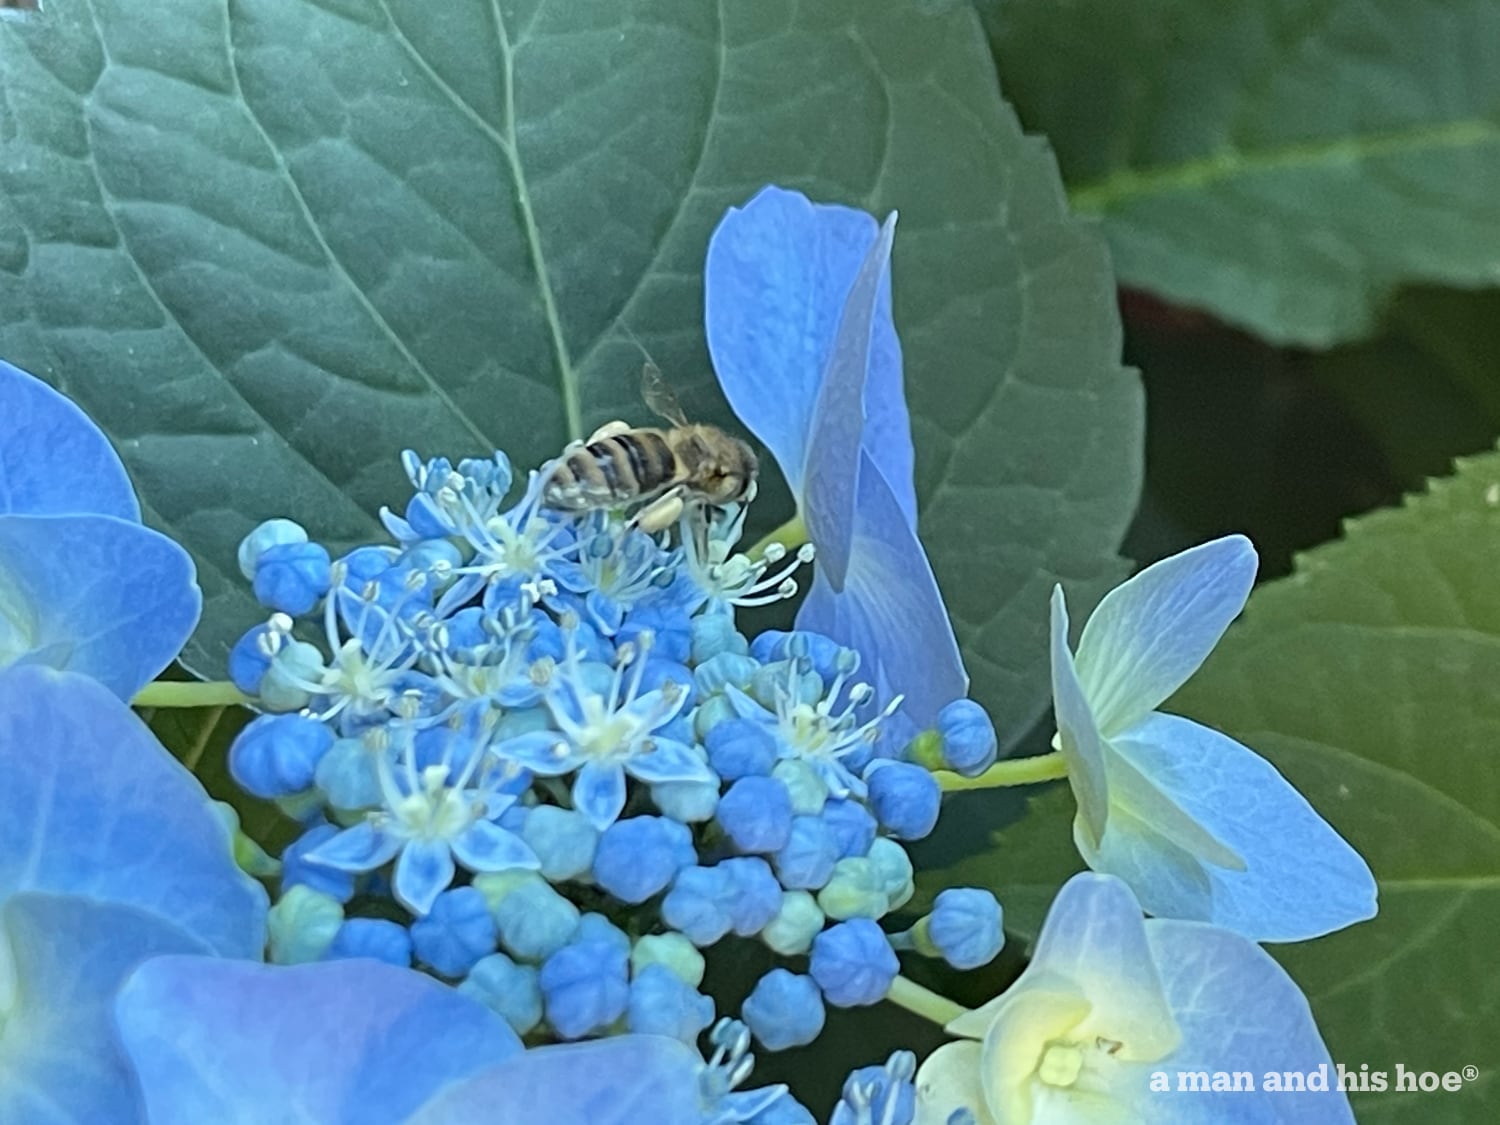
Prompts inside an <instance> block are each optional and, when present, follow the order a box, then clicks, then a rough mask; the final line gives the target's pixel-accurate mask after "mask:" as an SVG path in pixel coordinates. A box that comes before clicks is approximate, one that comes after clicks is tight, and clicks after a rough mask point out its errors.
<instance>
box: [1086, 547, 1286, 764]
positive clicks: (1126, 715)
mask: <svg viewBox="0 0 1500 1125" xmlns="http://www.w3.org/2000/svg"><path fill="white" fill-rule="evenodd" d="M1256 566H1257V560H1256V556H1255V548H1254V547H1253V546H1251V544H1250V540H1248V539H1246V538H1245V537H1244V536H1243V535H1228V536H1225V537H1224V538H1222V539H1215V540H1212V541H1211V542H1208V543H1203V544H1201V545H1199V546H1197V547H1193V548H1191V549H1189V550H1186V551H1183V552H1181V553H1179V554H1176V555H1173V556H1171V557H1170V558H1166V559H1162V560H1161V561H1160V562H1158V563H1154V564H1152V565H1151V566H1148V567H1147V568H1146V569H1145V570H1143V571H1141V572H1140V573H1139V574H1137V575H1135V577H1133V578H1131V579H1129V580H1128V581H1126V582H1124V583H1122V584H1121V585H1119V586H1117V587H1115V589H1113V590H1111V591H1110V592H1109V593H1108V594H1106V595H1105V596H1104V600H1103V601H1101V602H1100V603H1099V605H1098V607H1097V608H1096V609H1095V610H1094V612H1093V613H1092V614H1090V615H1089V619H1088V623H1087V624H1086V625H1084V628H1083V636H1081V637H1080V638H1079V640H1078V654H1077V658H1076V659H1077V665H1078V679H1079V681H1080V682H1081V683H1082V684H1083V690H1084V692H1085V694H1086V695H1087V696H1088V699H1089V703H1090V705H1091V706H1092V707H1093V709H1094V719H1095V721H1096V722H1097V723H1098V724H1099V730H1100V731H1101V732H1102V733H1103V734H1104V737H1106V738H1112V737H1113V736H1114V734H1115V733H1116V732H1117V731H1120V730H1123V729H1124V728H1125V727H1127V726H1129V725H1130V724H1131V723H1134V722H1136V721H1137V720H1139V719H1141V718H1143V717H1144V716H1145V715H1146V713H1147V712H1149V711H1154V710H1156V708H1157V707H1159V706H1161V704H1162V703H1163V702H1165V701H1166V700H1167V699H1168V698H1169V697H1170V696H1171V695H1172V693H1173V692H1175V691H1176V690H1177V689H1178V688H1179V687H1181V686H1182V685H1183V684H1184V683H1185V682H1186V681H1187V678H1188V677H1189V676H1191V675H1192V674H1193V673H1194V672H1196V671H1197V670H1198V667H1199V666H1200V665H1201V664H1202V663H1203V662H1204V660H1206V659H1207V658H1208V654H1209V653H1210V652H1212V651H1213V647H1214V645H1216V644H1218V643H1219V638H1220V637H1222V636H1223V635H1224V630H1225V629H1227V628H1228V627H1229V623H1230V622H1231V621H1233V620H1234V619H1235V617H1237V616H1238V615H1239V612H1240V610H1242V609H1244V607H1245V599H1246V598H1248V597H1249V596H1250V587H1251V586H1253V585H1254V584H1255V570H1256Z"/></svg>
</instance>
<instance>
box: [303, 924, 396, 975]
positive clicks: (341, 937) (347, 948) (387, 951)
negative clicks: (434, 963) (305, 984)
mask: <svg viewBox="0 0 1500 1125" xmlns="http://www.w3.org/2000/svg"><path fill="white" fill-rule="evenodd" d="M324 956H325V957H326V958H327V959H329V960H333V959H336V958H347V957H371V958H374V959H375V960H377V961H385V962H387V963H389V964H392V965H395V966H397V967H398V968H402V969H407V968H410V967H411V934H409V933H407V931H406V927H405V926H402V925H399V924H397V923H395V922H392V921H390V920H389V919H386V918H349V919H347V920H346V921H345V922H344V924H343V925H342V926H340V927H339V932H338V933H337V934H335V935H334V938H333V944H332V945H330V946H329V947H328V952H327V953H326V954H324Z"/></svg>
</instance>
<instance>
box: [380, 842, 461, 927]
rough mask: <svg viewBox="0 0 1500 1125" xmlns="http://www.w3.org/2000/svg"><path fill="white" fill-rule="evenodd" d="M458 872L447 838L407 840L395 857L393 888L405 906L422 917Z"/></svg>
mask: <svg viewBox="0 0 1500 1125" xmlns="http://www.w3.org/2000/svg"><path fill="white" fill-rule="evenodd" d="M456 873H457V872H456V868H455V867H454V865H453V849H452V848H450V847H449V846H448V841H447V840H424V839H421V838H418V839H415V840H408V841H407V842H406V846H405V847H404V848H402V849H401V857H400V858H399V859H397V860H396V877H395V878H394V879H393V880H391V889H392V890H393V891H394V892H395V894H396V898H397V900H399V901H400V903H401V905H402V906H404V907H406V908H407V909H408V910H410V911H411V912H412V913H413V914H416V915H417V916H419V917H421V916H424V915H426V913H427V912H428V911H429V910H431V909H432V904H433V903H434V902H436V901H437V896H438V895H440V894H442V893H443V892H444V891H446V890H447V889H448V888H449V886H451V885H452V883H453V876H454V875H455V874H456Z"/></svg>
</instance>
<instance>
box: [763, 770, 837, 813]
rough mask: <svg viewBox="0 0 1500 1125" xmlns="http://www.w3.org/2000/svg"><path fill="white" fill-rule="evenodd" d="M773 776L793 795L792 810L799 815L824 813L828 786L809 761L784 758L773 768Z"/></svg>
mask: <svg viewBox="0 0 1500 1125" xmlns="http://www.w3.org/2000/svg"><path fill="white" fill-rule="evenodd" d="M771 776H772V777H774V778H775V779H776V780H777V781H779V782H781V784H783V785H785V786H786V791H787V792H788V793H790V794H791V795H792V812H794V813H796V814H797V815H798V816H819V815H821V814H822V812H823V806H824V804H826V803H827V801H828V786H827V784H826V783H825V782H824V781H823V779H822V778H821V777H819V776H818V771H817V770H815V769H813V768H812V766H811V765H810V764H809V763H807V762H804V761H803V760H802V759H801V758H783V759H782V760H781V761H779V762H777V763H776V766H775V768H774V769H772V770H771Z"/></svg>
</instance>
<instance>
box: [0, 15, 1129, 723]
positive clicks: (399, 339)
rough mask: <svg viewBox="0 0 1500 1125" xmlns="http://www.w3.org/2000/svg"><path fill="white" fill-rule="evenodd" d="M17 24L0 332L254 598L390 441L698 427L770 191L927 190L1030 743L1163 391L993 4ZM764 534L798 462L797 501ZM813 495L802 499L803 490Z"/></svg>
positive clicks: (3, 118) (342, 534) (937, 313)
mask: <svg viewBox="0 0 1500 1125" xmlns="http://www.w3.org/2000/svg"><path fill="white" fill-rule="evenodd" d="M49 9H50V10H49V12H48V13H46V14H45V15H44V17H42V18H37V19H32V20H28V21H25V22H22V23H7V24H5V25H0V137H4V138H5V144H6V152H7V160H6V162H5V163H4V166H3V167H0V353H3V354H5V355H6V357H7V358H8V359H10V360H11V361H13V362H16V363H18V364H21V365H23V366H26V367H28V368H29V369H31V370H33V371H36V372H37V373H38V374H40V375H41V376H43V377H44V378H47V379H49V380H51V381H53V382H54V383H56V384H57V385H58V386H60V387H62V388H63V389H64V390H65V391H67V392H68V393H69V394H72V395H74V396H75V397H76V398H77V399H78V401H79V402H80V403H81V404H82V405H83V406H84V408H85V409H87V410H88V411H89V412H90V413H91V414H92V415H93V416H94V417H95V418H97V419H99V420H100V421H101V423H102V424H103V425H104V426H105V428H106V429H107V430H108V432H109V433H110V434H111V436H112V437H113V438H114V439H115V440H116V442H117V444H118V445H119V446H120V448H121V450H122V452H123V454H124V456H125V458H126V460H127V462H128V464H129V467H130V469H131V472H132V474H133V476H134V478H135V480H136V482H137V485H138V487H139V488H140V491H141V493H142V495H143V497H144V499H145V502H146V506H147V511H148V518H149V519H151V520H152V521H153V522H155V523H156V524H157V525H159V526H161V527H163V528H165V529H166V530H168V531H169V532H171V533H172V534H174V535H176V536H178V537H179V538H180V539H181V540H182V541H183V542H185V543H186V544H187V545H188V546H189V547H190V548H191V549H192V550H193V552H194V554H195V556H196V558H197V560H198V562H199V566H200V570H201V573H202V580H203V584H204V587H205V593H206V595H207V607H206V612H205V618H204V625H203V627H202V629H201V630H200V632H199V634H198V636H197V637H196V638H195V641H194V643H193V646H192V647H191V648H190V650H189V651H188V653H187V654H186V657H185V659H186V660H187V662H188V663H189V664H190V665H191V666H192V667H194V668H195V669H196V670H199V671H205V672H209V673H217V672H220V671H221V670H222V667H223V660H224V656H225V653H226V650H227V647H228V645H229V644H230V643H232V641H233V639H234V638H235V637H236V636H237V635H238V634H239V632H240V631H241V630H243V629H244V628H245V627H247V625H249V624H250V623H252V622H253V621H254V620H256V619H257V617H258V614H257V612H256V609H255V607H254V605H253V604H252V603H251V602H250V600H249V597H248V595H247V593H246V591H245V589H244V583H243V580H242V579H241V578H240V576H239V575H238V573H237V572H236V569H235V567H234V563H233V553H234V547H235V545H236V544H237V542H238V540H239V539H240V537H241V536H243V535H244V533H245V532H246V531H248V530H249V529H250V528H251V527H252V526H254V524H255V523H256V522H257V521H259V520H261V519H264V518H268V517H271V516H287V517H290V518H292V519H295V520H298V521H299V522H301V523H303V524H304V525H305V526H306V527H308V528H309V530H310V531H311V532H312V534H313V535H314V536H315V537H317V538H319V539H320V540H323V541H326V542H329V543H331V544H332V545H333V546H334V547H336V548H337V547H342V546H346V545H350V544H353V543H355V542H359V541H361V540H369V539H372V538H375V537H377V536H378V535H379V534H380V533H379V530H378V525H377V524H376V522H375V518H374V516H375V513H376V512H377V511H378V509H379V507H380V506H381V505H382V504H386V503H400V502H401V501H402V499H403V497H404V496H406V495H408V494H409V491H410V490H409V486H407V485H406V483H405V481H404V480H403V478H402V476H401V474H400V470H399V465H398V461H397V455H398V453H399V451H400V450H401V449H402V448H404V447H408V446H409V447H414V448H416V449H417V450H418V451H419V452H421V453H422V454H423V455H425V456H431V455H435V454H439V453H441V454H443V455H446V456H450V457H458V456H462V455H467V454H474V453H481V452H484V451H486V450H489V449H492V448H494V447H496V446H500V447H503V448H504V449H505V450H506V451H507V452H508V453H509V454H510V455H511V456H512V458H513V460H514V461H515V462H516V464H517V465H518V466H519V467H521V468H522V469H524V468H527V467H530V466H531V465H534V464H536V463H538V462H540V461H541V460H543V459H545V458H546V457H548V456H550V455H552V454H554V453H555V452H557V450H558V449H560V448H561V447H562V445H563V444H564V443H565V442H566V441H567V440H568V438H569V437H570V436H578V435H580V434H584V433H586V432H588V431H589V430H591V429H592V428H593V427H594V426H596V425H598V424H600V423H602V422H604V421H607V420H609V419H611V418H616V417H625V418H627V419H630V420H632V421H636V422H640V423H646V422H649V421H650V417H649V415H648V414H647V412H646V411H645V410H644V408H643V407H642V406H641V404H640V401H639V394H638V389H637V388H638V385H639V378H638V373H639V370H640V364H641V357H640V354H639V351H638V350H637V348H636V344H635V343H634V341H633V340H632V339H631V338H630V335H629V333H627V332H626V331H625V329H627V328H628V329H629V330H630V333H633V334H634V336H636V337H639V338H640V340H641V341H643V342H644V344H645V345H646V347H647V349H648V350H649V351H650V352H651V353H652V356H653V357H654V359H655V360H656V361H657V363H658V364H659V366H660V367H661V368H662V370H663V371H665V372H666V373H667V375H668V378H669V379H670V380H671V381H672V382H673V383H674V384H675V385H676V387H677V389H678V390H679V393H680V394H681V397H682V399H683V403H684V406H685V407H686V409H687V412H688V413H689V414H690V415H691V416H693V417H695V418H697V419H700V420H703V421H709V422H718V423H721V424H728V425H732V424H733V423H732V421H731V420H730V419H729V417H728V414H727V411H726V409H725V407H724V405H723V402H722V399H721V398H720V396H719V394H718V391H717V388H716V386H715V384H714V382H713V380H712V377H711V373H710V371H709V368H708V362H707V352H706V348H705V346H704V342H703V333H702V282H701V273H702V266H703V257H704V252H705V248H706V245H707V240H708V235H709V233H710V232H711V230H712V229H713V226H714V224H715V223H716V222H717V221H718V219H719V217H720V216H721V215H722V214H723V212H724V210H725V209H726V208H727V207H729V206H732V205H735V204H738V203H742V202H744V201H745V200H746V199H748V198H749V197H750V196H751V195H752V194H753V193H754V192H755V191H756V190H757V189H758V188H759V187H761V186H762V185H763V184H765V183H767V182H778V183H782V184H785V185H788V186H793V187H798V188H801V189H803V190H805V191H806V192H808V193H809V194H810V195H812V196H814V197H817V198H820V199H825V200H838V201H844V202H848V203H851V204H855V205H859V206H863V207H866V208H868V209H871V210H874V211H879V212H886V211H889V210H891V209H896V208H899V209H900V211H901V226H900V234H899V236H898V239H897V249H896V256H895V266H894V270H895V288H896V294H897V296H896V318H897V323H898V325H899V326H900V328H901V331H902V334H903V341H904V344H905V349H906V362H907V371H908V380H909V384H910V387H911V399H912V404H913V411H914V414H915V423H914V425H915V428H916V431H917V440H918V444H919V447H920V463H919V470H918V475H919V493H920V496H921V498H922V502H923V517H922V519H923V524H922V526H923V531H924V534H925V536H926V537H927V539H928V541H929V544H930V547H931V550H932V553H933V556H934V558H935V565H936V569H937V572H938V575H939V579H940V581H941V582H942V584H943V587H944V588H945V590H946V591H947V593H948V596H949V599H950V604H951V605H952V608H953V611H954V614H955V616H956V617H957V619H958V622H959V628H960V632H961V635H962V639H963V640H964V641H965V642H966V644H967V648H968V653H969V659H970V664H971V666H972V668H973V672H974V679H975V691H976V694H977V695H978V697H979V698H981V699H983V700H984V701H985V702H986V703H988V704H990V705H991V706H992V707H994V708H995V709H996V712H997V714H998V715H999V716H1000V720H1001V723H1002V728H1003V729H1005V730H1007V731H1014V730H1019V729H1023V728H1024V727H1025V726H1026V725H1028V724H1029V723H1030V721H1031V720H1032V719H1033V718H1034V717H1035V715H1036V714H1038V713H1039V712H1040V710H1041V709H1042V708H1043V707H1044V705H1045V692H1046V685H1045V661H1044V660H1042V659H1040V657H1041V655H1042V653H1043V639H1044V631H1045V622H1046V617H1045V612H1044V611H1045V593H1046V590H1047V588H1048V586H1049V585H1050V584H1051V582H1052V581H1053V580H1054V579H1055V578H1057V577H1063V578H1065V579H1067V580H1069V582H1070V584H1071V586H1072V587H1073V591H1072V592H1074V593H1076V594H1077V595H1078V596H1079V597H1080V598H1081V599H1082V600H1085V601H1086V600H1087V599H1088V598H1089V597H1090V595H1094V594H1097V593H1098V592H1099V590H1100V588H1102V586H1104V585H1107V584H1108V582H1109V581H1110V580H1112V579H1113V578H1115V577H1117V576H1118V572H1119V563H1118V560H1117V558H1116V555H1115V547H1116V546H1117V545H1118V543H1119V540H1120V537H1121V535H1122V534H1123V530H1124V526H1125V524H1126V522H1127V520H1128V518H1129V515H1130V512H1131V511H1132V509H1133V507H1134V503H1135V497H1136V492H1137V488H1138V484H1139V472H1140V430H1141V404H1140V395H1139V387H1138V384H1137V380H1136V378H1135V377H1134V375H1133V374H1131V373H1128V372H1126V371H1125V370H1123V369H1122V368H1121V367H1120V366H1119V364H1118V355H1119V343H1120V341H1119V326H1118V320H1117V316H1116V313H1115V311H1114V307H1113V296H1112V278H1111V274H1110V271H1109V268H1108V263H1107V258H1106V251H1105V249H1104V246H1103V242H1102V239H1101V238H1100V237H1099V236H1098V235H1097V233H1096V232H1094V231H1093V230H1092V229H1091V228H1090V227H1089V226H1087V225H1085V224H1080V223H1078V222H1075V221H1073V220H1071V219H1070V218H1069V217H1068V215H1067V211H1066V207H1065V204H1064V198H1063V193H1062V190H1061V184H1060V181H1059V178H1058V176H1057V172H1056V167H1055V164H1054V162H1053V160H1052V158H1051V156H1050V154H1049V153H1048V151H1047V149H1046V148H1045V146H1044V145H1043V144H1042V143H1041V142H1039V141H1036V140H1031V139H1027V138H1024V137H1023V136H1022V134H1021V132H1020V129H1019V127H1018V125H1017V123H1016V121H1015V118H1014V116H1013V115H1012V114H1011V112H1010V110H1009V109H1008V108H1007V107H1006V106H1005V105H1004V103H1003V102H1002V101H1001V100H1000V97H999V93H998V91H997V90H996V87H995V81H994V73H993V64H992V60H991V58H990V56H989V52H988V47H987V43H986V40H985V37H984V34H983V31H982V29H981V27H980V25H979V22H978V20H977V17H976V16H975V14H974V13H973V12H972V11H971V10H969V9H967V8H965V7H964V6H961V5H960V6H950V7H948V8H946V9H944V10H939V11H931V12H926V11H922V10H920V9H918V8H914V7H913V6H911V5H908V4H904V3H897V2H895V0H881V2H878V3H870V2H868V0H831V2H828V3H820V4H817V5H804V6H801V7H794V6H790V5H783V4H779V3H773V4H762V3H749V2H739V0H736V2H731V3H725V4H722V5H717V6H716V5H712V4H708V5H705V4H702V3H700V2H699V0H572V2H570V3H568V4H551V5H543V4H540V3H538V2H536V0H494V2H491V0H446V2H445V3H443V4H440V5H434V4H429V3H422V2H420V0H327V2H325V3H322V4H311V3H306V2H303V0H241V2H237V3H235V4H234V5H231V6H229V7H228V8H227V10H226V8H225V6H224V5H222V4H220V3H218V2H217V0H161V2H160V3H155V4H152V5H148V6H145V7H142V6H141V5H139V4H130V3H125V2H124V0H57V2H56V3H55V4H52V5H49ZM766 491H767V493H768V494H769V500H768V503H767V505H766V516H767V518H768V520H769V522H766V524H765V526H770V525H771V523H772V522H774V519H772V518H771V517H774V516H775V515H777V514H778V513H777V510H776V506H777V503H778V495H777V493H778V490H777V488H776V487H775V482H770V486H769V487H768V488H767V489H766ZM780 503H781V504H782V505H783V511H782V513H780V514H785V510H784V506H785V503H786V498H785V495H784V492H783V493H782V494H781V496H780Z"/></svg>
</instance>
